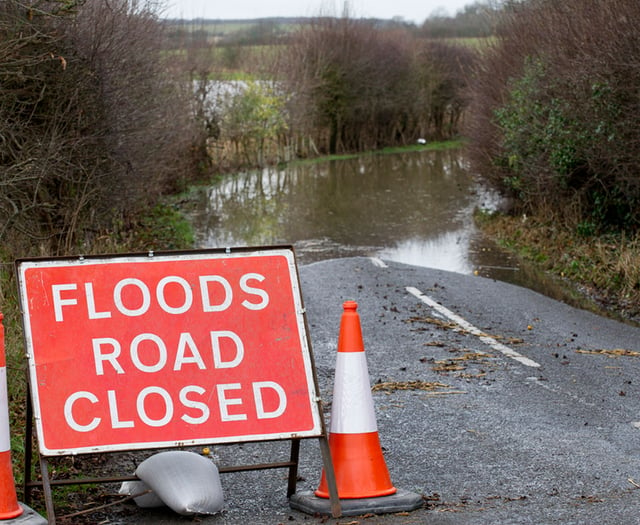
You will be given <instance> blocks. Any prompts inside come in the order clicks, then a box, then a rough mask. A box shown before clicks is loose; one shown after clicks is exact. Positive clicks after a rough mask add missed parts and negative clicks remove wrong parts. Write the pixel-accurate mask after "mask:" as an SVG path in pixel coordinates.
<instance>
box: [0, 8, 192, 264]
mask: <svg viewBox="0 0 640 525" xmlns="http://www.w3.org/2000/svg"><path fill="white" fill-rule="evenodd" d="M150 6H151V4H139V3H137V2H130V1H129V2H128V1H126V0H111V1H109V2H101V1H98V0H87V1H83V2H70V1H65V2H60V1H55V0H50V1H40V2H23V1H16V0H6V1H5V2H2V3H0V184H1V187H0V223H1V224H2V230H0V239H2V240H3V245H4V246H5V250H6V251H9V252H13V255H27V254H34V253H40V254H59V253H68V252H71V251H75V250H77V249H79V247H80V245H81V244H82V245H83V246H84V247H83V248H80V249H82V250H87V249H89V248H90V246H91V241H92V239H93V238H94V237H95V236H96V235H98V234H100V232H102V231H104V230H105V229H108V228H110V227H112V226H113V224H114V222H115V221H116V220H117V221H120V222H122V221H132V220H133V221H135V216H136V213H137V212H138V211H139V210H140V209H141V207H143V206H145V205H146V204H148V203H150V202H153V200H154V198H155V197H156V196H157V195H158V194H160V193H161V192H162V191H164V190H166V189H167V188H168V187H169V186H170V185H173V184H174V183H175V182H176V180H179V179H180V178H182V177H184V176H185V174H186V173H187V172H188V171H187V168H188V166H187V163H186V161H188V159H189V149H188V148H189V147H190V140H191V139H192V136H190V133H189V131H188V127H187V125H186V123H185V120H184V118H185V117H188V111H186V109H185V106H184V105H182V106H181V102H180V100H181V97H180V96H179V95H178V93H177V92H176V88H175V86H173V85H171V84H170V83H168V82H166V81H165V77H164V75H163V73H164V70H163V67H162V65H161V62H160V58H161V55H160V46H159V43H160V40H159V35H160V32H159V30H160V26H159V25H158V23H157V20H156V18H155V15H153V12H152V11H151V10H150ZM87 243H88V244H87Z"/></svg>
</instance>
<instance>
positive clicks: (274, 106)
mask: <svg viewBox="0 0 640 525" xmlns="http://www.w3.org/2000/svg"><path fill="white" fill-rule="evenodd" d="M223 104H224V105H223V109H222V124H221V126H222V134H223V136H222V139H223V140H224V139H227V140H230V141H231V142H233V143H234V144H235V145H236V148H237V149H238V150H241V154H243V155H244V156H245V159H246V160H247V162H248V163H250V164H257V165H262V164H263V163H264V156H265V148H266V147H267V143H268V141H272V142H275V141H276V140H277V138H278V137H279V136H280V135H281V134H282V133H285V132H286V131H287V129H288V124H287V121H286V118H285V115H286V114H285V111H284V107H285V99H284V97H283V96H282V95H280V94H278V93H277V91H276V89H275V87H274V86H273V85H270V84H268V83H266V82H256V81H249V82H246V83H245V85H244V86H241V85H239V86H238V89H236V90H235V91H233V92H232V93H231V94H229V95H228V96H227V97H226V100H225V101H224V102H223Z"/></svg>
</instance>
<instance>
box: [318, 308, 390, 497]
mask: <svg viewBox="0 0 640 525" xmlns="http://www.w3.org/2000/svg"><path fill="white" fill-rule="evenodd" d="M357 308H358V304H357V303H356V302H355V301H346V302H345V303H344V304H343V309H344V311H343V313H342V319H341V321H340V335H339V338H338V354H337V359H336V377H335V383H334V386H333V404H332V408H331V428H330V431H329V448H330V450H331V458H332V460H333V467H334V470H335V475H336V485H337V488H338V497H339V498H341V499H342V498H346V499H349V498H351V499H355V498H375V497H379V496H388V495H390V494H395V492H396V488H395V487H394V486H393V484H392V483H391V477H390V476H389V470H388V469H387V464H386V462H385V460H384V456H383V455H382V447H381V446H380V439H379V437H378V425H377V422H376V416H375V412H374V408H373V397H372V396H371V386H370V384H369V372H368V369H367V360H366V356H365V353H364V343H363V340H362V330H361V328H360V316H359V315H358V312H357V311H356V310H357ZM315 495H316V496H318V497H320V498H329V488H328V485H327V479H326V475H325V472H324V469H323V471H322V476H321V479H320V485H319V487H318V489H317V490H316V491H315Z"/></svg>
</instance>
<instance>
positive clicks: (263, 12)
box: [164, 0, 474, 24]
mask: <svg viewBox="0 0 640 525" xmlns="http://www.w3.org/2000/svg"><path fill="white" fill-rule="evenodd" d="M473 2H474V0H350V1H349V15H350V16H351V17H352V18H369V17H373V18H386V19H387V18H393V17H394V16H400V17H402V18H404V19H405V20H407V21H408V22H416V23H419V24H421V23H422V22H424V20H425V19H426V18H428V17H429V16H430V15H431V14H433V13H434V11H436V10H440V11H442V10H443V11H444V12H445V13H447V14H449V15H454V14H455V13H456V12H457V11H458V10H459V9H461V8H462V7H464V6H465V5H468V4H471V3H473ZM166 3H167V9H166V11H165V15H164V16H166V17H167V18H187V19H188V18H219V19H246V18H265V17H272V16H318V15H319V14H327V15H332V16H333V15H338V16H339V15H341V14H342V10H343V7H342V6H343V5H344V2H343V1H336V0H166Z"/></svg>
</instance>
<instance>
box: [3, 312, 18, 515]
mask: <svg viewBox="0 0 640 525" xmlns="http://www.w3.org/2000/svg"><path fill="white" fill-rule="evenodd" d="M2 319H3V315H2V314H1V313H0V520H8V519H11V518H15V517H17V516H20V515H21V514H22V513H23V508H22V507H21V506H20V505H19V504H18V497H17V495H16V485H15V481H14V479H13V467H12V465H11V438H10V435H9V397H8V395H7V365H6V358H5V353H4V326H3V325H2Z"/></svg>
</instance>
